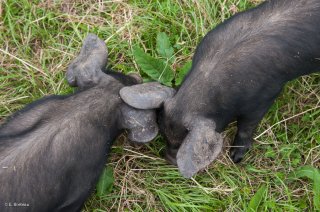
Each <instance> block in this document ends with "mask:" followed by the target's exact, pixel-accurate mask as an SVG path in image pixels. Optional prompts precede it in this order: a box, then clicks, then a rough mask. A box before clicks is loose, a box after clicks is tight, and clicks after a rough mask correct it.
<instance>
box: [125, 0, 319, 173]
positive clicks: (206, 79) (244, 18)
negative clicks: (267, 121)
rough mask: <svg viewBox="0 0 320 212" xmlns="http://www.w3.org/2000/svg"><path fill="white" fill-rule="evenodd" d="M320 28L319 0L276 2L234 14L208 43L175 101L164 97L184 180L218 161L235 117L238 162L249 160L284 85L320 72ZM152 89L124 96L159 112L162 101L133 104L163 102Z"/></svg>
mask: <svg viewBox="0 0 320 212" xmlns="http://www.w3.org/2000/svg"><path fill="white" fill-rule="evenodd" d="M319 23H320V1H319V0H270V1H266V2H264V3H262V4H261V5H259V6H258V7H256V8H254V9H251V10H248V11H246V12H243V13H239V14H237V15H235V16H233V17H232V18H230V19H229V20H227V21H225V22H224V23H222V24H220V25H219V26H218V27H216V28H215V29H214V30H212V31H210V32H209V33H208V34H207V35H206V36H205V37H204V38H203V40H202V41H201V43H200V44H199V46H198V47H197V49H196V52H195V55H194V57H193V61H192V68H191V70H190V72H189V74H188V75H187V76H186V77H185V80H184V82H183V83H182V85H181V87H180V88H179V90H178V91H177V93H176V94H175V96H173V97H172V98H170V97H169V98H168V96H163V98H162V103H163V109H162V110H161V113H160V130H161V132H162V133H163V134H164V136H165V137H166V140H167V141H168V142H167V143H168V148H167V158H168V160H169V161H171V162H172V163H174V164H177V165H178V166H179V169H180V171H181V173H182V174H183V175H184V176H186V177H191V176H192V175H193V174H195V173H196V172H197V171H199V170H200V169H202V168H204V167H205V166H206V165H208V164H209V163H210V162H211V161H212V160H214V159H215V158H216V157H217V155H218V153H219V152H220V151H221V147H222V139H221V137H220V136H219V134H220V133H221V132H222V131H223V130H224V129H225V127H226V126H227V125H228V124H229V123H230V122H231V121H232V120H234V119H236V120H237V125H238V132H237V135H236V137H235V140H234V143H233V146H234V147H233V148H232V149H231V158H232V159H233V161H234V162H239V161H240V160H241V159H242V157H243V155H244V154H245V152H246V151H247V150H248V149H249V147H250V146H251V141H252V136H253V133H254V130H255V128H256V126H257V125H258V124H259V122H260V121H261V119H262V117H263V116H264V114H265V113H266V112H267V110H268V109H269V107H270V106H271V105H272V103H273V101H274V99H275V98H276V97H277V96H278V94H279V93H280V91H281V89H282V88H283V86H284V84H285V83H286V82H287V81H290V80H292V79H294V78H296V77H298V76H302V75H305V74H310V73H312V72H316V71H319V70H320V24H319ZM151 87H153V86H152V85H151V84H149V85H136V86H133V88H125V89H124V90H123V91H121V92H120V94H121V97H122V98H123V99H124V101H125V102H127V103H128V104H129V105H131V106H133V107H136V108H149V109H150V108H156V107H159V105H161V101H158V102H157V105H155V104H150V105H148V106H149V107H146V105H143V103H142V102H141V103H139V101H137V100H135V102H133V101H131V99H134V98H135V99H137V98H140V96H144V99H146V97H145V96H147V97H148V98H149V99H152V98H153V100H155V99H157V98H155V97H154V96H156V95H155V94H154V93H156V92H146V91H148V90H149V91H151V89H150V88H151ZM129 96H131V99H129V98H128V97H129ZM141 99H142V98H141ZM158 99H159V98H158ZM137 102H138V103H137ZM142 106H143V107H142ZM200 126H201V127H200ZM196 135H197V136H196Z"/></svg>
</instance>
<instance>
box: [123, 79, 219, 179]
mask: <svg viewBox="0 0 320 212" xmlns="http://www.w3.org/2000/svg"><path fill="white" fill-rule="evenodd" d="M175 93H176V91H175V90H174V89H173V88H169V87H165V86H163V85H161V84H159V83H156V82H152V83H145V84H139V85H133V86H128V87H125V88H122V89H121V90H120V96H121V98H122V99H123V100H124V101H125V102H126V103H127V104H128V105H130V106H132V107H134V108H139V109H158V111H159V113H158V123H159V127H160V132H161V133H162V134H163V136H164V137H165V139H166V141H167V149H166V153H165V154H166V155H165V157H166V159H167V160H168V161H169V162H170V163H171V164H174V165H177V166H178V168H179V171H180V173H181V174H182V175H183V176H184V177H187V178H190V177H192V176H193V175H194V174H196V173H197V172H198V171H199V170H201V169H203V168H205V167H206V166H208V165H209V164H210V163H211V162H212V161H213V160H214V159H216V158H217V156H218V155H219V153H220V152H221V150H222V145H223V137H222V136H221V134H220V133H218V132H216V130H215V129H216V124H215V122H214V121H213V120H211V119H208V118H205V117H203V116H202V115H200V114H199V113H196V112H193V111H190V110H188V103H189V102H188V101H186V100H185V98H183V96H182V95H179V92H178V93H177V94H175ZM185 101H186V102H185ZM190 102H191V101H190ZM192 102H194V101H192ZM178 105H180V106H181V105H184V106H183V108H179V106H178Z"/></svg>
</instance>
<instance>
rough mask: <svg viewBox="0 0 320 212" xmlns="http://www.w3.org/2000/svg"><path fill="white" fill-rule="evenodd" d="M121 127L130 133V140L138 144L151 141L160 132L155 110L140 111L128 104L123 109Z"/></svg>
mask: <svg viewBox="0 0 320 212" xmlns="http://www.w3.org/2000/svg"><path fill="white" fill-rule="evenodd" d="M120 125H121V126H120V127H121V128H122V129H126V130H127V131H128V137H129V139H130V140H131V141H134V142H138V143H146V142H149V141H151V140H152V139H154V138H155V137H156V136H157V134H158V131H159V129H158V124H157V120H156V112H155V111H154V110H139V109H135V108H132V107H130V106H128V105H126V104H123V106H122V107H121V121H120Z"/></svg>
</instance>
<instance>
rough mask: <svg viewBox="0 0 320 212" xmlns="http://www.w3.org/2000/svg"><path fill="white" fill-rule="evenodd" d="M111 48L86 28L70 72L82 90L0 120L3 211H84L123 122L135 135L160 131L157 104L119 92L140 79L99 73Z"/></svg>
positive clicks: (137, 137) (139, 138) (0, 203)
mask: <svg viewBox="0 0 320 212" xmlns="http://www.w3.org/2000/svg"><path fill="white" fill-rule="evenodd" d="M99 51H100V52H99ZM97 52H98V53H97ZM106 54H107V53H106V48H105V45H104V42H103V41H101V40H99V39H98V38H97V37H96V36H94V35H89V36H88V38H87V39H86V41H85V43H84V47H83V49H82V51H81V54H80V56H79V57H78V58H77V59H76V60H75V61H74V62H73V64H72V65H71V66H70V68H69V70H68V74H67V75H68V81H69V83H70V84H72V85H74V86H79V87H80V88H81V89H82V90H80V91H78V92H77V93H75V94H72V95H69V96H51V97H47V98H44V99H42V100H39V101H37V102H34V103H32V104H30V105H29V106H27V107H26V108H25V109H23V110H21V111H18V112H17V113H16V114H14V115H13V116H12V117H11V118H9V120H8V121H7V123H6V124H4V125H3V126H2V127H1V128H0V185H1V186H0V211H79V210H80V209H81V207H82V205H83V203H84V201H85V200H86V199H87V198H88V196H89V195H90V192H91V191H92V189H93V187H94V185H95V183H96V182H97V180H98V177H99V175H100V173H101V171H102V169H103V166H104V164H105V162H106V159H107V154H108V152H109V150H110V147H111V145H112V142H113V141H114V140H115V139H116V137H117V136H118V135H119V134H120V133H121V132H122V131H123V130H124V129H128V130H129V137H131V139H132V140H134V141H141V142H145V141H147V140H151V139H152V138H153V137H154V136H155V135H156V134H157V127H156V123H155V114H154V112H151V111H142V110H136V109H133V108H130V107H128V106H127V105H126V104H125V103H123V101H122V100H121V99H120V97H119V94H118V93H119V90H120V89H121V88H122V87H124V86H125V85H133V84H136V83H137V81H136V80H135V79H134V78H132V77H129V76H125V75H121V74H118V73H114V72H108V73H107V74H105V73H102V71H101V69H102V68H103V66H104V65H105V64H106V59H107V58H106ZM83 55H85V56H84V57H82V56H83ZM79 58H80V59H79ZM99 59H101V61H103V62H101V61H99ZM92 67H95V69H94V70H93V68H92ZM92 79H94V80H92ZM131 118H133V119H134V120H131ZM150 118H153V122H152V120H150ZM135 121H136V122H135ZM146 122H147V123H146ZM150 130H151V131H152V132H153V133H152V135H151V134H148V136H149V137H148V136H147V137H143V136H141V134H140V133H141V131H144V132H148V131H150ZM144 135H145V134H144ZM14 204H19V205H20V206H15V205H14ZM10 205H11V206H10Z"/></svg>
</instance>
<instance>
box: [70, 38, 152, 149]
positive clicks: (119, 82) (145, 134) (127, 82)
mask: <svg viewBox="0 0 320 212" xmlns="http://www.w3.org/2000/svg"><path fill="white" fill-rule="evenodd" d="M107 56H108V51H107V47H106V45H105V42H104V41H103V40H101V39H99V38H98V37H97V36H96V35H94V34H89V35H88V36H87V37H86V38H85V40H84V42H83V46H82V48H81V51H80V54H79V55H78V56H77V57H76V59H74V60H73V61H72V63H71V64H70V65H69V67H68V71H67V73H66V78H67V81H68V83H69V85H71V86H74V87H78V88H79V89H80V90H86V89H90V88H93V89H94V88H99V89H104V90H105V95H107V96H108V99H109V102H106V106H107V105H115V107H112V108H113V109H112V111H111V112H110V113H111V114H110V116H114V117H117V120H116V122H117V126H118V128H120V129H125V130H127V131H128V137H129V139H130V140H131V141H134V142H139V143H145V142H148V141H151V140H152V139H153V138H155V137H156V135H157V134H158V125H157V122H156V112H155V111H154V110H151V109H149V110H148V109H137V108H134V107H131V106H129V105H127V104H126V103H124V102H123V101H122V100H121V98H120V97H119V91H120V89H121V88H123V87H125V86H133V85H135V84H139V83H141V82H142V79H141V78H140V76H139V75H137V74H129V75H124V74H121V73H118V72H114V71H111V70H106V66H107ZM97 98H99V96H97Z"/></svg>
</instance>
